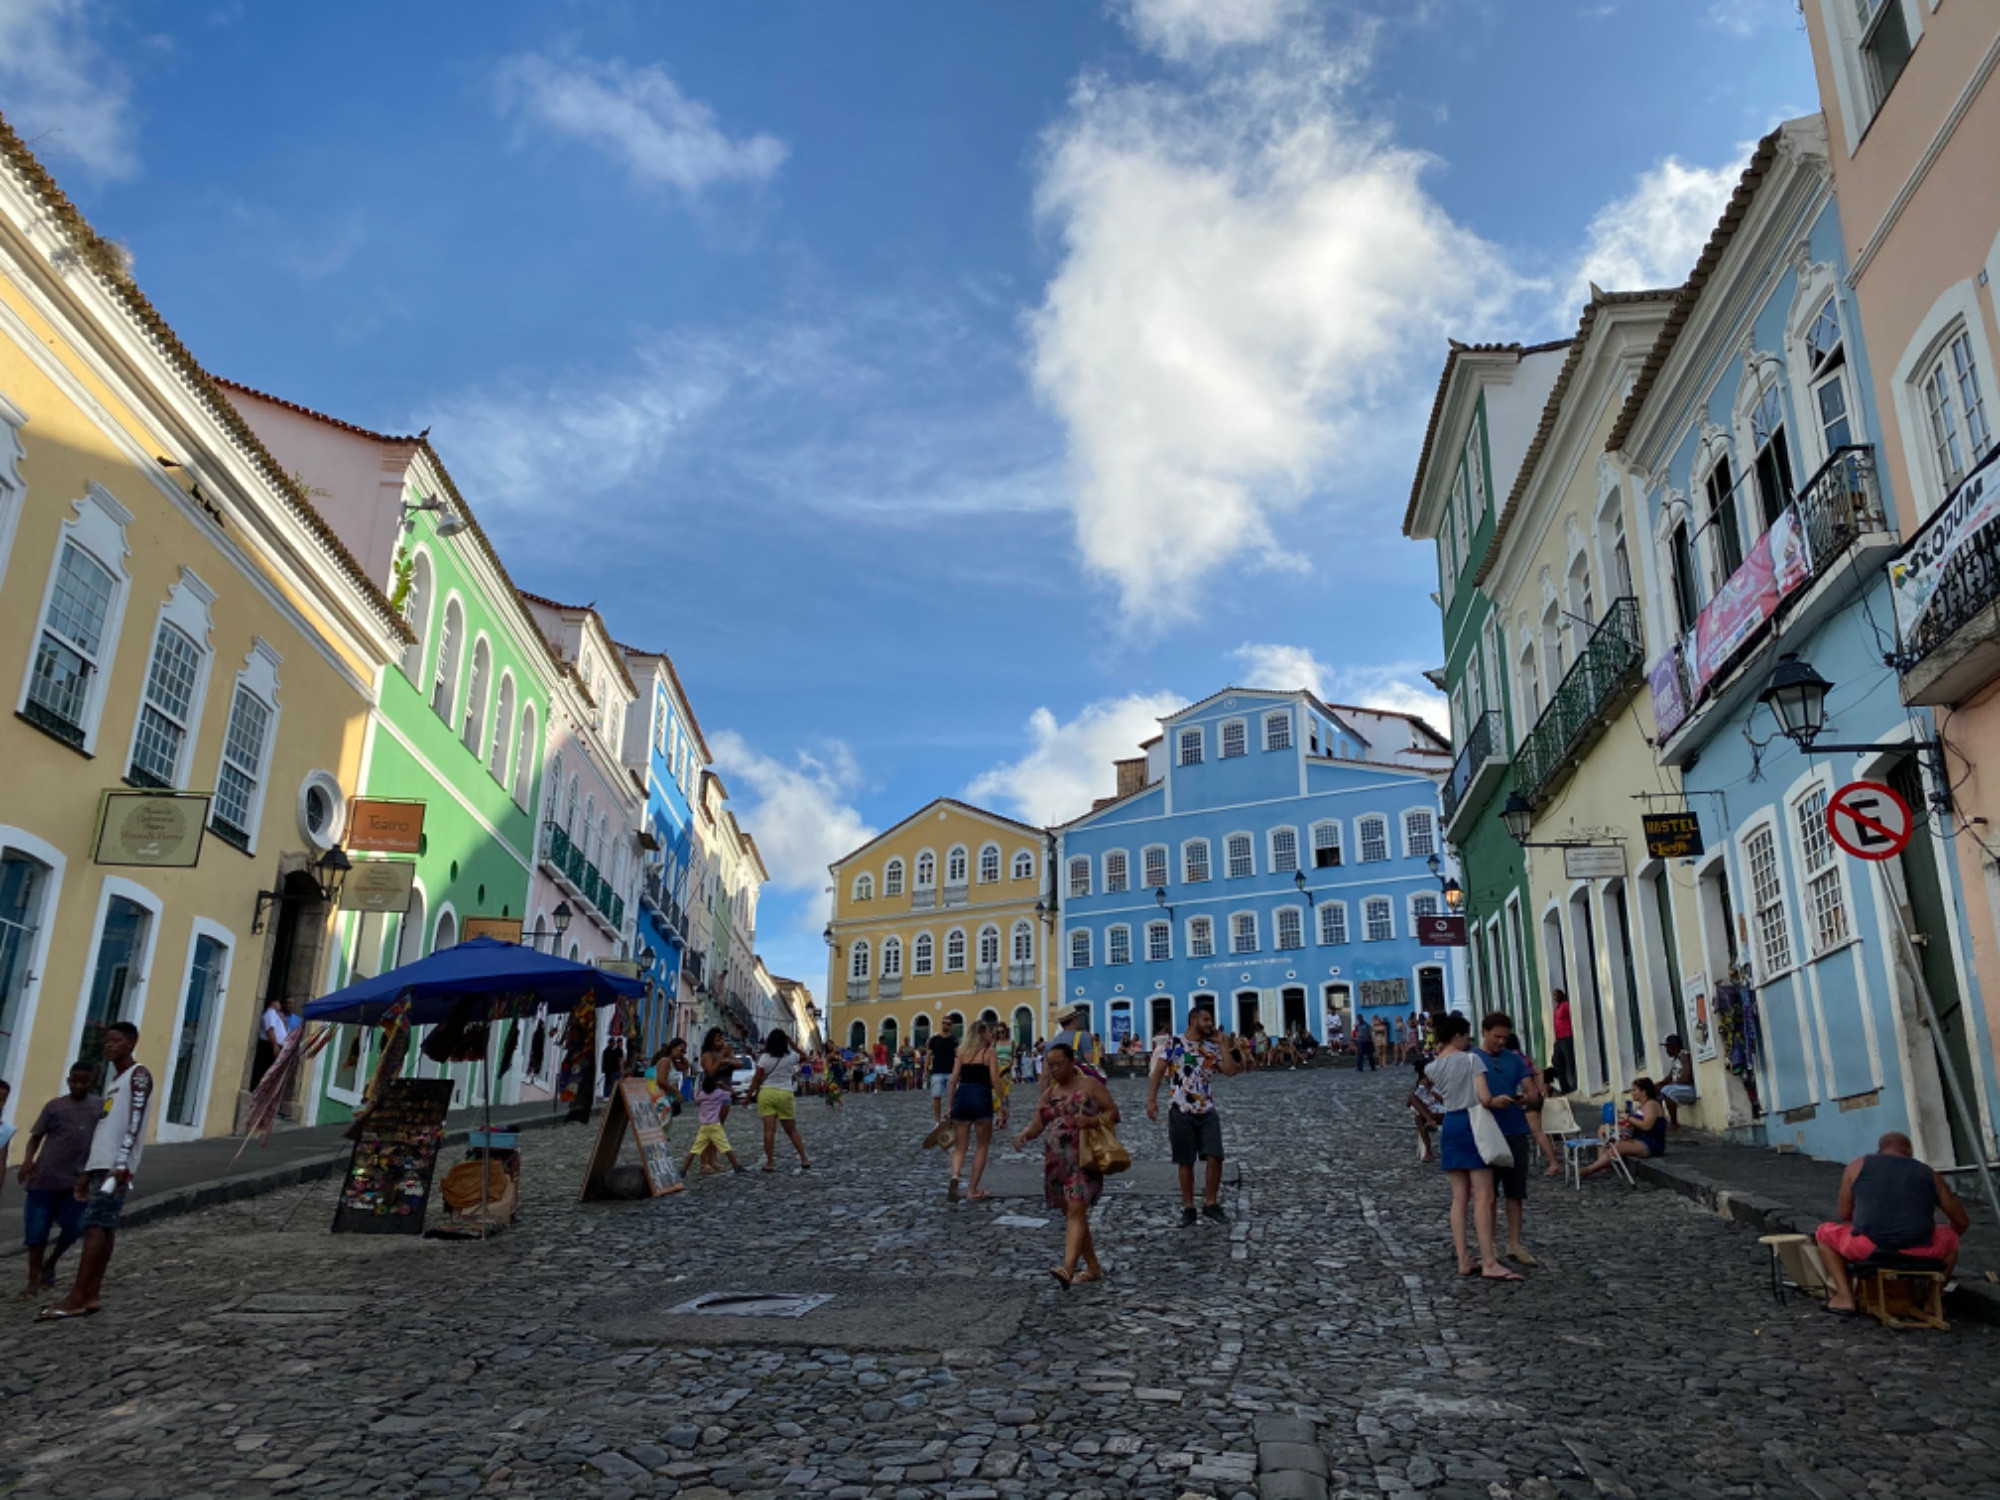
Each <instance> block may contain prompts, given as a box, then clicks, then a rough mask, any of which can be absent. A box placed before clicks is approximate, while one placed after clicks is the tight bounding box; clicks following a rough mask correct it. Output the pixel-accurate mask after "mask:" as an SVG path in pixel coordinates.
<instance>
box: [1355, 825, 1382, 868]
mask: <svg viewBox="0 0 2000 1500" xmlns="http://www.w3.org/2000/svg"><path fill="white" fill-rule="evenodd" d="M1359 832H1360V835H1361V863H1363V864H1364V865H1366V864H1373V863H1374V862H1375V861H1377V860H1383V859H1387V858H1388V857H1389V820H1388V819H1387V818H1378V817H1374V816H1370V817H1366V818H1363V819H1362V820H1361V822H1360V825H1359Z"/></svg>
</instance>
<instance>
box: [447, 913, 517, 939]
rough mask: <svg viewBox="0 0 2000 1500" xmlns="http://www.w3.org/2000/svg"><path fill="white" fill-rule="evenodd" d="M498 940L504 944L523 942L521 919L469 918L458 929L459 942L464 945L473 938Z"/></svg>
mask: <svg viewBox="0 0 2000 1500" xmlns="http://www.w3.org/2000/svg"><path fill="white" fill-rule="evenodd" d="M479 937H490V938H498V939H499V940H500V941H501V942H503V943H518V942H520V941H521V919H520V918H519V917H467V918H466V919H465V922H464V925H462V926H461V927H460V928H459V929H458V940H459V941H460V942H461V943H463V942H467V941H470V940H471V939H473V938H479Z"/></svg>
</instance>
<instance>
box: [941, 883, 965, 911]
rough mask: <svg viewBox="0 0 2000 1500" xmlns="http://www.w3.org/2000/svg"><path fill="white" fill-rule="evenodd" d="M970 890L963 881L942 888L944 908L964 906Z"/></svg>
mask: <svg viewBox="0 0 2000 1500" xmlns="http://www.w3.org/2000/svg"><path fill="white" fill-rule="evenodd" d="M970 890H971V887H970V886H968V885H966V884H965V883H964V882H963V881H961V882H960V883H959V884H957V885H951V884H946V886H945V888H944V904H945V905H946V906H963V905H965V903H966V900H967V896H968V893H969V892H970Z"/></svg>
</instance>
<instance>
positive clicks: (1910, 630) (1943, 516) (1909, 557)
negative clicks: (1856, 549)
mask: <svg viewBox="0 0 2000 1500" xmlns="http://www.w3.org/2000/svg"><path fill="white" fill-rule="evenodd" d="M1996 519H2000V448H1995V449H1994V450H1993V451H1992V452H1991V453H1989V454H1987V455H1986V457H1985V459H1984V460H1982V461H1981V462H1980V464H1979V466H1978V467H1977V468H1975V469H1974V470H1973V471H1972V472H1971V473H1970V474H1968V475H1966V476H1965V478H1964V480H1963V481H1961V482H1960V484H1959V486H1958V488H1957V489H1955V490H1953V491H1952V492H1951V495H1950V496H1949V498H1947V499H1946V500H1945V502H1944V504H1943V505H1940V506H1939V507H1938V508H1937V509H1936V510H1935V511H1934V512H1932V514H1931V517H1930V519H1929V520H1927V521H1925V522H1924V524H1923V526H1922V527H1921V528H1920V529H1919V530H1918V532H1917V534H1916V535H1915V536H1914V537H1912V538H1911V539H1910V544H1909V546H1907V547H1905V548H1904V549H1903V552H1902V555H1901V556H1900V557H1898V558H1897V559H1896V560H1895V561H1894V562H1892V563H1890V564H1889V594H1890V597H1891V598H1893V599H1894V600H1895V601H1896V634H1897V636H1898V637H1899V638H1900V639H1901V640H1902V643H1903V644H1904V645H1905V646H1909V645H1913V644H1915V643H1916V642H1917V641H1919V640H1922V639H1924V638H1925V635H1926V630H1925V616H1926V615H1928V614H1930V612H1931V609H1932V606H1933V605H1934V604H1935V603H1936V602H1937V594H1938V587H1939V585H1940V584H1942V583H1943V582H1944V580H1945V570H1946V568H1947V567H1949V566H1950V564H1951V562H1952V560H1953V559H1954V558H1956V557H1957V556H1958V555H1959V554H1960V553H1961V552H1963V551H1964V550H1965V549H1966V547H1967V546H1969V545H1970V544H1971V543H1972V542H1973V541H1974V539H1976V538H1977V537H1978V536H1979V534H1980V533H1981V532H1982V531H1984V530H1985V529H1986V528H1987V527H1988V526H1989V525H1991V524H1992V523H1993V522H1994V521H1995V520H1996Z"/></svg>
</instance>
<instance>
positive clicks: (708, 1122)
mask: <svg viewBox="0 0 2000 1500" xmlns="http://www.w3.org/2000/svg"><path fill="white" fill-rule="evenodd" d="M729 1076H730V1075H729V1070H728V1069H727V1068H725V1069H723V1070H722V1071H721V1072H720V1073H718V1074H716V1076H715V1077H713V1078H710V1077H709V1076H708V1075H706V1074H704V1075H702V1080H701V1087H700V1088H698V1089H696V1090H695V1095H694V1103H695V1109H696V1111H697V1112H698V1114H699V1116H700V1119H701V1129H699V1130H697V1131H696V1132H695V1133H694V1140H693V1142H692V1143H691V1144H690V1145H689V1146H688V1154H687V1160H686V1161H684V1162H682V1163H681V1176H683V1177H685V1176H687V1174H688V1168H689V1167H692V1166H693V1165H694V1159H695V1158H696V1157H697V1156H700V1155H701V1154H702V1152H704V1151H706V1150H708V1149H709V1148H710V1147H713V1148H714V1149H715V1150H717V1151H720V1152H721V1153H722V1154H723V1155H724V1156H726V1157H728V1158H729V1169H730V1170H731V1171H732V1172H741V1171H743V1170H744V1167H743V1163H742V1162H740V1161H738V1160H737V1159H736V1153H735V1152H734V1151H733V1150H731V1149H730V1146H729V1137H728V1135H726V1134H725V1133H724V1132H723V1129H722V1122H723V1121H724V1120H726V1119H727V1118H728V1117H729ZM716 1170H718V1169H717V1168H715V1167H709V1166H704V1167H703V1168H702V1171H703V1172H705V1173H706V1172H713V1171H716Z"/></svg>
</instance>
